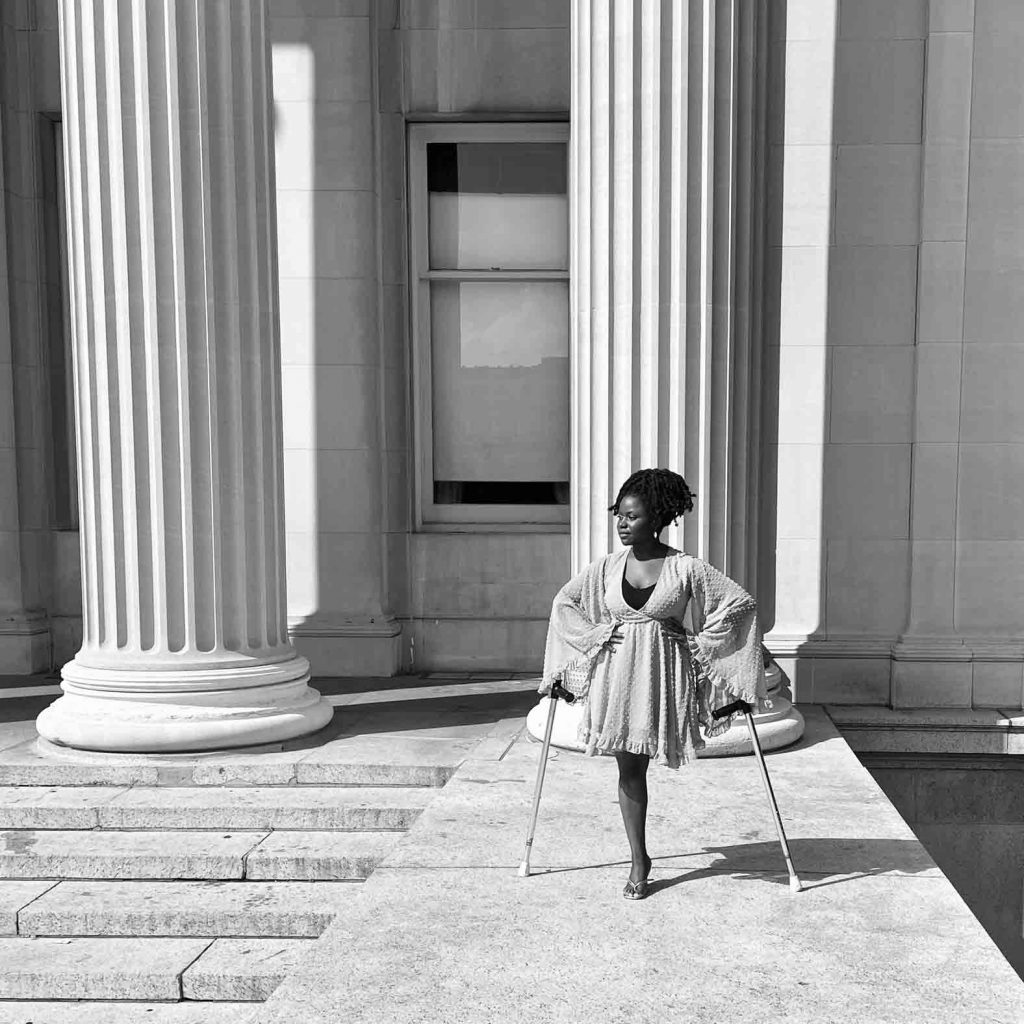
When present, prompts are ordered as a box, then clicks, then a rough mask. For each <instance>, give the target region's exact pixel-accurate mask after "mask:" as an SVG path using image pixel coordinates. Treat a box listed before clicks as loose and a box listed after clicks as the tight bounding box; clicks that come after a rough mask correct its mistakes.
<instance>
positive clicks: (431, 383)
mask: <svg viewBox="0 0 1024 1024" xmlns="http://www.w3.org/2000/svg"><path fill="white" fill-rule="evenodd" d="M567 142H568V126H567V125H564V124H533V125H529V124H473V125H413V126H411V128H410V160H409V173H410V189H409V197H410V216H411V232H412V237H411V245H410V253H411V260H410V263H411V273H412V288H413V343H414V356H415V358H414V378H415V395H416V402H415V405H416V427H417V430H416V440H417V455H418V473H417V493H418V496H419V512H420V521H421V522H423V523H445V522H448V523H473V522H476V523H508V524H512V523H562V522H568V518H569V516H568V501H569V269H568V268H569V223H568V221H569V218H568V196H567V184H568V182H567V177H568V176H567V161H568V153H567Z"/></svg>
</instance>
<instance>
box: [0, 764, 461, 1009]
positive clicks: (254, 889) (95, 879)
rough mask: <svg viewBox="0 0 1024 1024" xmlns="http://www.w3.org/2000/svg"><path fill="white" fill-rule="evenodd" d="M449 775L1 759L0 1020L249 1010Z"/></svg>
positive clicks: (375, 768) (399, 768) (413, 770)
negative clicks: (211, 1003) (212, 1002)
mask: <svg viewBox="0 0 1024 1024" xmlns="http://www.w3.org/2000/svg"><path fill="white" fill-rule="evenodd" d="M307 753H308V752H307ZM452 770H453V769H452V768H450V767H436V766H431V765H416V764H408V765H403V764H397V765H396V764H379V765H374V764H338V763H331V762H326V763H318V762H317V761H315V760H313V761H310V759H309V758H308V756H307V757H305V759H303V758H301V757H299V758H296V757H295V755H293V756H292V758H290V757H289V755H288V754H286V753H283V752H282V753H277V754H269V755H266V756H264V757H262V758H261V757H255V758H250V759H245V758H226V759H222V760H221V761H220V762H217V761H214V760H208V759H207V760H204V759H197V760H195V761H191V762H188V761H185V760H182V761H180V762H174V761H173V760H169V759H168V760H164V761H160V762H152V761H149V762H147V761H145V760H143V759H135V761H134V762H132V760H131V759H124V760H123V761H118V760H117V759H116V758H112V759H108V760H107V761H104V760H103V759H102V758H100V757H98V756H97V757H96V759H95V760H94V761H89V760H88V759H85V760H83V761H82V762H81V763H78V762H76V763H68V762H62V761H60V760H59V759H56V758H52V757H46V756H41V755H35V754H27V755H25V756H23V757H21V758H20V759H19V758H13V759H11V758H8V759H7V760H6V761H5V762H4V763H0V1024H7V1022H11V1024H76V1022H85V1021H103V1022H104V1024H107V1022H109V1024H116V1022H120V1021H122V1020H124V1021H134V1020H146V1021H148V1022H152V1024H161V1022H164V1021H167V1022H180V1024H186V1022H187V1024H191V1022H193V1021H195V1022H199V1021H207V1020H216V1021H218V1022H219V1024H220V1022H223V1024H229V1022H234V1021H236V1020H237V1021H242V1020H245V1019H246V1018H247V1017H248V1015H249V1014H250V1013H251V1010H252V1002H253V1001H259V1000H263V999H266V998H267V996H268V995H269V994H270V993H271V992H272V991H273V990H274V988H275V987H276V986H277V985H278V983H279V982H280V981H281V979H282V978H283V977H284V976H285V974H286V973H287V972H288V970H289V968H290V967H291V965H292V964H293V963H295V962H296V961H297V960H298V959H299V958H300V957H301V956H302V954H303V953H304V952H305V949H306V948H307V947H308V945H309V943H310V942H311V941H312V940H313V939H315V938H316V937H317V936H318V935H320V934H321V932H322V931H323V930H324V929H325V928H326V927H327V925H328V924H329V923H330V921H331V919H332V918H333V917H334V916H335V915H336V914H341V913H344V912H345V906H346V904H347V902H348V901H349V900H352V899H354V898H358V895H359V892H360V888H361V887H360V886H359V885H358V884H357V883H359V882H362V881H363V880H365V879H366V878H367V876H368V875H369V874H370V873H371V872H372V871H373V869H374V867H375V866H376V865H377V864H378V863H380V861H381V860H382V859H383V858H384V857H385V856H386V855H387V854H388V852H389V851H390V850H391V848H392V847H393V846H394V844H395V843H396V842H397V841H398V839H399V838H400V836H401V834H402V833H403V832H404V831H406V830H407V829H408V828H409V827H410V825H411V824H412V823H413V822H414V821H415V820H416V818H417V817H418V815H419V814H420V812H421V811H422V810H423V808H424V807H425V806H426V805H427V803H428V802H429V801H430V799H431V798H432V797H433V796H434V795H435V794H436V793H437V791H438V790H437V787H438V786H441V785H443V784H444V782H445V781H446V779H447V778H448V777H450V775H451V772H452ZM57 1000H61V1001H68V1002H56V1001H57ZM106 1000H117V1001H128V1002H123V1003H113V1002H111V1003H101V1002H100V1001H106ZM71 1001H75V1002H71ZM211 1001H216V1006H215V1007H214V1006H211V1005H210V1002H211ZM202 1003H205V1004H206V1006H205V1009H204V1007H203V1006H202V1005H201V1004H202ZM143 1004H144V1005H143ZM133 1013H134V1016H133Z"/></svg>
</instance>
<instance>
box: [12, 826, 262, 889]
mask: <svg viewBox="0 0 1024 1024" xmlns="http://www.w3.org/2000/svg"><path fill="white" fill-rule="evenodd" d="M265 835H266V832H186V831H175V832H116V831H80V832H65V831H56V830H54V831H17V832H15V831H6V832H0V878H242V877H243V876H244V873H245V855H246V854H247V853H248V852H249V851H250V850H251V849H253V847H255V846H257V845H258V844H259V843H260V841H261V840H262V839H263V838H264V836H265Z"/></svg>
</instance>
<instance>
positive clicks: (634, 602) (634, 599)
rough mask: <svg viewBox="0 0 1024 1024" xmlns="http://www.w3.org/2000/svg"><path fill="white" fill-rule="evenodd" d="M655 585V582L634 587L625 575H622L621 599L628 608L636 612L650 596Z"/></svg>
mask: <svg viewBox="0 0 1024 1024" xmlns="http://www.w3.org/2000/svg"><path fill="white" fill-rule="evenodd" d="M657 585H658V584H657V583H652V584H651V585H650V586H649V587H634V586H633V584H632V583H630V582H629V580H627V579H626V577H625V575H623V577H622V599H623V601H625V602H626V604H628V605H629V607H630V608H632V609H633V610H634V611H637V612H638V611H640V609H641V608H643V606H644V605H645V604H647V599H648V598H649V597H650V596H651V591H652V590H654V588H655V587H656V586H657Z"/></svg>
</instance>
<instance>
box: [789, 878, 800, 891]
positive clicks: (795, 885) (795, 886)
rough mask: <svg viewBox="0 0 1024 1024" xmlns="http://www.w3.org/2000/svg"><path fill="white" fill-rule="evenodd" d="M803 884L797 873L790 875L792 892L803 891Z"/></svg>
mask: <svg viewBox="0 0 1024 1024" xmlns="http://www.w3.org/2000/svg"><path fill="white" fill-rule="evenodd" d="M802 890H803V886H802V885H801V884H800V879H799V878H797V877H796V875H790V876H789V891H790V892H801V891H802Z"/></svg>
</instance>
